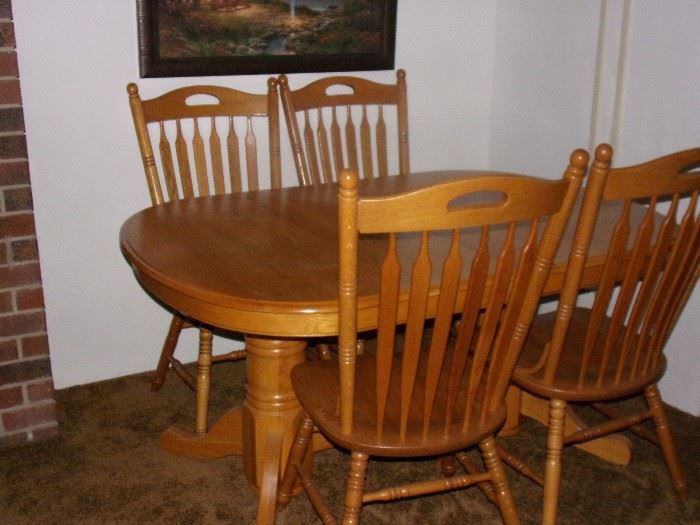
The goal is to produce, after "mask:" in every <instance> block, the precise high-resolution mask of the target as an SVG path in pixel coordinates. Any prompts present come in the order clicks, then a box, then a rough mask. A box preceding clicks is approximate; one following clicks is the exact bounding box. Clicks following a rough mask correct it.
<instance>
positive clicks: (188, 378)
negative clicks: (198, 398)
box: [168, 356, 197, 392]
mask: <svg viewBox="0 0 700 525" xmlns="http://www.w3.org/2000/svg"><path fill="white" fill-rule="evenodd" d="M168 360H169V361H170V366H172V367H173V370H174V371H175V373H176V374H177V375H178V376H179V377H180V379H182V380H183V381H184V382H185V384H186V385H187V386H188V387H190V390H192V391H193V392H194V391H195V390H196V389H197V384H196V382H195V380H194V377H192V374H190V372H189V370H187V369H186V368H185V366H184V365H183V364H182V363H181V362H180V361H179V360H178V359H177V358H175V357H173V356H170V357H169V358H168Z"/></svg>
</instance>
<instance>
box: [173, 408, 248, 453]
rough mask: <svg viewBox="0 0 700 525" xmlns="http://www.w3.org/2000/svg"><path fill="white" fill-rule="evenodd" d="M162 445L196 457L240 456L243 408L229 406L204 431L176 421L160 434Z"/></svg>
mask: <svg viewBox="0 0 700 525" xmlns="http://www.w3.org/2000/svg"><path fill="white" fill-rule="evenodd" d="M160 446H161V447H162V448H163V449H164V450H167V451H168V452H171V453H172V454H177V455H180V456H187V457H190V458H197V459H216V458H222V457H224V456H231V455H237V456H240V455H241V454H242V453H243V443H242V434H241V413H240V410H238V409H234V410H229V411H228V412H226V413H225V414H224V415H223V416H221V418H219V420H218V421H217V422H216V423H215V424H214V425H213V426H212V428H211V429H210V430H209V432H205V433H201V434H200V433H197V432H193V431H192V430H189V429H187V428H185V427H183V426H182V425H174V426H172V427H170V428H168V429H167V430H166V431H165V432H163V433H162V434H161V436H160Z"/></svg>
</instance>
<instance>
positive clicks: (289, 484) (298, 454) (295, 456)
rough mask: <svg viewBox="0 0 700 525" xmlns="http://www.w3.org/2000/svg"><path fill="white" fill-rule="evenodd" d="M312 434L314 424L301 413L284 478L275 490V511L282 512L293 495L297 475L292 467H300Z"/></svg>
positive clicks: (307, 416)
mask: <svg viewBox="0 0 700 525" xmlns="http://www.w3.org/2000/svg"><path fill="white" fill-rule="evenodd" d="M313 432H314V422H313V420H312V419H311V417H310V416H309V414H307V413H306V412H304V413H302V416H301V421H300V422H299V427H298V428H297V434H296V436H295V437H294V443H293V444H292V448H291V450H290V451H289V458H288V459H287V466H286V467H285V469H284V476H283V477H282V482H281V483H280V486H279V488H278V489H277V509H278V510H282V509H283V508H285V507H286V506H287V504H288V503H289V500H291V499H292V495H293V494H294V485H295V484H296V482H297V478H298V477H299V473H298V471H297V469H296V468H294V465H302V464H303V462H304V458H305V457H306V453H307V451H308V449H309V445H310V444H311V437H312V436H313Z"/></svg>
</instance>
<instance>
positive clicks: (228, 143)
mask: <svg viewBox="0 0 700 525" xmlns="http://www.w3.org/2000/svg"><path fill="white" fill-rule="evenodd" d="M127 92H128V95H129V105H130V106H131V114H132V117H133V120H134V129H135V131H136V138H137V140H138V145H139V149H140V151H141V159H142V161H143V167H144V170H145V172H146V181H147V183H148V190H149V192H150V195H151V202H152V204H153V205H154V206H158V205H161V204H163V203H164V202H167V201H171V200H176V199H182V198H190V197H196V196H200V195H210V194H220V193H224V192H239V191H246V190H247V191H253V190H257V189H258V188H259V186H260V184H261V180H260V179H261V175H260V174H261V173H263V174H267V173H269V174H270V186H271V187H273V188H279V187H280V186H281V167H280V144H279V108H278V104H279V102H278V98H277V81H276V80H275V79H270V80H268V91H267V93H266V94H252V93H245V92H242V91H238V90H235V89H230V88H225V87H219V86H189V87H184V88H180V89H175V90H173V91H170V92H168V93H165V94H163V95H161V96H159V97H156V98H153V99H150V100H141V97H140V96H139V91H138V87H137V86H136V84H133V83H131V84H129V85H128V86H127ZM265 127H266V128H267V129H266V131H265V132H266V133H267V141H268V145H269V161H267V162H269V165H266V162H263V159H264V157H263V156H260V157H259V156H258V153H259V152H258V150H259V149H261V148H259V147H258V139H257V135H259V134H260V130H261V129H262V128H265ZM151 137H153V139H154V140H155V141H157V148H154V147H153V145H152V143H151ZM259 159H260V166H259V162H258V160H259ZM243 166H244V167H243ZM163 185H164V186H165V189H166V193H165V194H164V193H163ZM192 325H194V326H196V327H198V328H199V336H200V343H199V356H198V366H197V376H196V379H195V378H193V377H192V375H191V374H190V373H189V372H188V371H187V370H186V369H185V368H184V367H183V366H182V364H181V363H180V361H179V360H178V359H176V358H175V357H174V355H173V353H174V351H175V347H176V345H177V341H178V338H179V336H180V332H181V330H182V328H183V327H187V326H192ZM244 356H245V350H236V351H233V352H229V353H227V354H222V355H217V356H212V332H211V329H210V328H209V327H207V326H204V325H201V324H200V323H198V322H197V320H196V319H187V318H186V317H185V316H183V315H182V314H181V313H179V312H175V314H174V315H173V319H172V322H171V323H170V329H169V330H168V333H167V335H166V338H165V343H164V344H163V349H162V351H161V354H160V359H159V361H158V366H157V368H156V371H155V373H154V375H153V380H152V382H151V388H152V390H153V391H157V390H159V389H160V388H161V386H162V385H163V382H164V381H165V375H166V373H167V371H168V369H169V367H170V366H172V368H173V369H174V370H175V371H176V372H177V373H178V375H179V376H180V377H181V378H182V379H183V380H184V381H185V382H186V383H187V384H188V386H189V387H190V388H192V389H193V390H195V392H196V397H197V402H196V423H195V430H196V431H197V432H206V431H207V417H208V406H209V390H210V379H209V378H210V371H211V364H212V363H213V362H219V361H223V360H231V359H240V358H242V357H244Z"/></svg>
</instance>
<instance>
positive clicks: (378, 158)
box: [278, 69, 410, 185]
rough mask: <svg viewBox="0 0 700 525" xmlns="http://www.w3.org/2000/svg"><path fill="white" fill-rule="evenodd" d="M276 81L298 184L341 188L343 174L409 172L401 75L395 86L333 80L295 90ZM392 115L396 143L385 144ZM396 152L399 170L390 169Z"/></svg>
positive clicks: (399, 73)
mask: <svg viewBox="0 0 700 525" xmlns="http://www.w3.org/2000/svg"><path fill="white" fill-rule="evenodd" d="M278 80H279V89H280V97H281V98H282V108H283V110H284V115H285V118H286V121H287V130H288V131H289V140H290V143H291V146H292V153H293V155H294V163H295V166H296V170H297V176H298V177H299V183H300V184H302V185H307V184H318V183H321V182H337V180H338V174H339V173H340V171H341V170H342V169H345V168H347V169H351V170H353V171H355V172H357V173H359V174H360V176H361V178H365V179H367V178H371V177H376V176H379V177H382V176H386V175H388V174H389V173H390V170H398V172H397V171H392V173H393V174H396V173H398V174H406V173H408V172H409V171H410V166H409V155H408V108H407V102H406V72H405V71H404V70H403V69H399V70H397V72H396V83H395V84H380V83H377V82H372V81H370V80H366V79H364V78H358V77H349V76H332V77H327V78H322V79H320V80H317V81H315V82H312V83H311V84H309V85H307V86H305V87H302V88H300V89H296V90H291V89H290V88H289V82H288V80H287V77H286V76H285V75H281V76H280V77H279V79H278ZM392 112H394V113H395V114H396V129H397V141H396V142H395V143H393V142H390V141H388V140H387V128H388V129H389V130H391V126H389V127H388V126H387V122H388V121H389V117H390V113H392ZM385 113H386V115H385ZM358 137H359V140H358ZM392 147H393V148H395V151H397V152H398V166H396V167H393V165H391V166H392V167H391V168H390V160H389V153H390V152H391V151H394V149H391V148H392Z"/></svg>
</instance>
